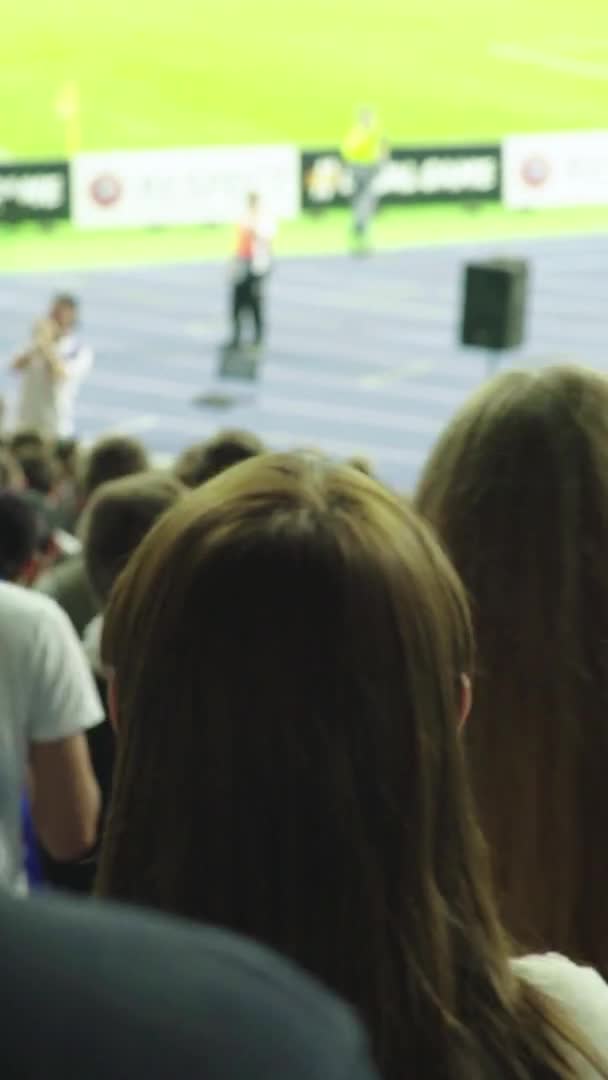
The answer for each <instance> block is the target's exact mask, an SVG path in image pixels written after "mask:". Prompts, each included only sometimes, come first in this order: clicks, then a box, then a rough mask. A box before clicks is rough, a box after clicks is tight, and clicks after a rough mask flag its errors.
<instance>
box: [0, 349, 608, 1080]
mask: <svg viewBox="0 0 608 1080" xmlns="http://www.w3.org/2000/svg"><path fill="white" fill-rule="evenodd" d="M606 549H608V381H607V380H605V379H604V378H603V377H602V376H600V375H597V374H595V373H592V372H588V371H586V370H583V369H575V368H551V369H546V370H543V371H541V372H534V373H528V372H509V373H506V374H504V375H500V376H497V377H496V378H495V379H493V380H491V381H489V382H488V383H487V384H486V385H485V386H484V387H483V388H482V389H481V390H480V391H479V392H478V393H477V394H476V395H475V396H474V397H473V398H472V399H471V400H470V401H469V402H467V403H466V404H465V406H464V407H463V409H462V410H461V411H460V413H459V414H457V415H456V416H455V418H454V419H453V420H452V422H451V423H450V424H449V425H448V427H447V429H446V430H445V431H444V432H443V433H442V434H441V435H440V437H439V439H438V441H437V443H436V445H435V447H434V448H433V450H432V453H431V455H430V457H429V459H428V461H427V463H426V465H425V468H424V469H423V471H422V475H421V477H420V481H419V484H418V487H417V490H416V491H415V492H413V493H411V494H408V495H405V494H403V493H397V492H394V491H392V490H390V489H389V488H388V487H387V486H385V485H384V484H383V483H381V482H380V481H379V480H378V479H376V477H375V476H374V469H373V463H370V462H368V461H367V460H365V459H363V458H352V459H351V460H350V461H347V462H335V461H333V460H331V459H330V458H328V457H326V456H325V455H324V454H323V452H322V449H321V450H313V449H309V450H294V451H293V452H291V453H275V452H273V451H272V449H271V448H267V447H265V446H264V445H263V443H262V442H261V441H260V440H259V439H258V438H257V437H256V436H254V435H252V434H249V433H247V432H241V431H224V432H220V433H219V434H218V435H217V436H216V437H215V438H213V439H211V440H209V441H207V442H204V443H200V444H197V445H194V446H191V447H189V448H187V449H186V450H185V451H184V452H183V453H182V454H181V456H180V457H179V458H178V460H177V461H176V462H175V463H174V465H173V466H172V467H168V468H163V469H160V468H157V467H155V466H154V464H153V462H152V461H151V459H150V457H149V455H148V453H147V451H146V448H145V447H144V446H143V445H142V444H140V443H139V442H138V441H137V440H135V439H132V438H129V437H125V436H108V437H107V438H104V439H103V440H101V441H100V442H98V443H96V444H94V445H93V446H92V447H90V448H89V449H87V450H85V449H83V448H82V447H81V446H79V445H78V443H77V442H76V441H74V440H64V441H62V442H60V443H58V444H52V445H50V444H49V443H48V442H46V441H45V440H44V439H42V438H41V437H40V435H39V434H38V433H37V432H35V431H22V432H18V433H17V434H16V435H14V436H13V437H12V438H9V439H7V440H6V441H5V443H4V445H3V446H2V447H1V449H0V577H1V578H2V581H1V582H0V696H1V716H2V719H1V721H0V882H1V883H2V884H3V886H4V887H5V889H6V892H7V896H6V897H4V898H0V919H1V920H2V922H1V923H0V925H2V926H3V927H4V936H5V938H6V940H7V941H9V940H10V947H8V948H6V949H3V950H2V953H0V972H2V974H1V975H0V1000H1V1001H2V1005H3V1009H4V1016H5V1023H7V1022H8V1025H9V1029H10V1038H9V1041H8V1051H7V1052H8V1054H9V1060H11V1061H12V1062H14V1065H13V1071H12V1072H11V1071H10V1067H9V1072H8V1074H7V1075H14V1076H15V1077H16V1076H23V1077H30V1076H31V1077H38V1076H57V1077H59V1076H61V1077H62V1078H66V1077H68V1078H69V1077H72V1076H73V1077H74V1080H76V1077H79V1078H80V1077H84V1078H89V1077H93V1078H96V1077H99V1078H100V1080H101V1078H104V1080H105V1078H109V1077H111V1076H119V1075H125V1076H126V1075H146V1076H149V1077H152V1078H155V1077H159V1078H160V1077H164V1076H166V1077H169V1076H179V1077H185V1078H190V1077H192V1078H194V1077H201V1080H202V1078H204V1080H216V1078H217V1080H219V1078H220V1077H224V1078H228V1077H230V1078H234V1080H236V1078H237V1077H241V1078H243V1080H262V1077H273V1078H274V1077H277V1078H279V1077H281V1078H282V1077H285V1078H286V1080H287V1078H290V1077H293V1078H294V1080H305V1078H308V1077H310V1078H311V1080H312V1078H313V1077H319V1078H321V1077H324V1078H325V1077H326V1078H328V1080H333V1078H334V1077H335V1080H339V1078H342V1080H371V1077H372V1076H374V1069H375V1070H377V1075H378V1076H379V1077H380V1078H382V1080H410V1078H412V1080H413V1078H414V1077H424V1078H425V1080H427V1078H428V1080H485V1078H489V1080H494V1078H496V1080H499V1078H500V1080H511V1078H512V1080H597V1078H600V1077H602V1078H606V1080H608V985H607V984H606V982H605V981H604V980H605V979H608V847H607V845H606V835H607V831H606V828H605V826H606V825H608V810H607V809H606V807H605V804H604V798H603V794H604V791H603V788H604V773H605V769H606V765H607V763H608V573H607V571H606V569H605V567H606V557H605V551H606ZM41 885H45V886H46V888H47V889H48V888H49V886H51V887H52V886H60V887H61V888H63V889H64V890H70V891H72V892H74V893H80V894H92V897H93V898H91V897H89V896H86V895H81V896H80V897H73V898H72V899H71V900H70V901H68V900H61V899H58V898H51V899H46V900H45V899H41V898H40V896H39V895H37V894H39V893H40V886H41ZM8 893H14V894H18V895H20V896H21V899H19V900H15V899H14V898H12V897H10V896H8ZM27 893H29V894H30V895H29V896H27V897H26V896H25V894H27ZM210 927H218V928H221V930H213V929H210ZM266 950H272V951H271V952H268V951H266ZM75 957H76V958H77V959H74V958H75ZM292 965H293V966H292ZM297 969H299V971H298V970H297ZM33 972H35V973H36V977H35V979H34V980H32V973H33ZM303 973H306V974H303ZM311 977H312V979H313V980H314V981H308V980H309V979H310V978H311ZM32 982H34V984H35V985H34V986H32ZM7 986H8V990H7ZM321 987H323V989H321ZM332 995H336V996H337V997H338V998H340V999H341V1000H342V1002H345V1003H346V1004H347V1006H350V1008H351V1009H352V1010H353V1011H354V1014H355V1015H356V1016H357V1017H358V1018H359V1021H360V1022H361V1024H362V1025H363V1028H364V1029H365V1032H366V1035H364V1034H363V1033H362V1030H361V1028H360V1027H358V1026H357V1022H356V1021H355V1020H354V1019H353V1015H352V1014H351V1013H350V1012H349V1011H348V1010H347V1009H345V1008H344V1007H343V1006H342V1005H341V1004H339V1003H338V1001H337V1000H336V999H335V998H334V997H333V996H332ZM49 998H51V999H52V1006H51V1007H49V1006H48V1003H47V1002H48V999H49ZM9 999H10V1000H9ZM45 1003H47V1004H45ZM70 1009H72V1010H74V1011H73V1012H69V1010H70ZM66 1010H67V1013H66ZM38 1014H40V1015H41V1016H42V1018H43V1019H42V1027H41V1028H40V1030H41V1032H42V1037H41V1038H40V1039H39V1040H38V1041H37V1042H36V1043H34V1042H32V1040H28V1039H27V1036H26V1033H25V1031H26V1026H27V1025H26V1021H25V1020H24V1019H23V1017H24V1016H25V1017H28V1019H29V1022H30V1023H31V1022H32V1015H35V1016H36V1017H37V1016H38ZM20 1017H21V1019H19V1018H20ZM110 1031H111V1032H112V1033H113V1034H109V1032H110ZM366 1038H367V1039H368V1040H369V1046H370V1058H371V1059H372V1061H373V1064H370V1060H369V1058H368V1054H367V1050H366ZM210 1046H212V1047H213V1054H215V1056H216V1057H217V1063H215V1064H214V1060H215V1059H214V1058H213V1055H211V1056H210V1051H209V1047H210ZM5 1050H6V1047H5ZM74 1062H76V1063H77V1064H76V1065H74V1064H73V1063H74ZM83 1062H85V1063H86V1064H83ZM125 1062H129V1068H128V1069H127V1068H126V1067H125ZM79 1069H80V1071H78V1070H79ZM121 1070H122V1071H121Z"/></svg>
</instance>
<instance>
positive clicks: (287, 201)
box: [0, 0, 608, 488]
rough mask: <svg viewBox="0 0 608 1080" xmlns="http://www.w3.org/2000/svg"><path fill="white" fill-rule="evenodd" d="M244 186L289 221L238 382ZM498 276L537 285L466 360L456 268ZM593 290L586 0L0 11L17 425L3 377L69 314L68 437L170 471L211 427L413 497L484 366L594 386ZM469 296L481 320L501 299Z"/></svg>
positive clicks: (114, 1) (601, 268) (596, 14)
mask: <svg viewBox="0 0 608 1080" xmlns="http://www.w3.org/2000/svg"><path fill="white" fill-rule="evenodd" d="M361 108H367V109H369V110H373V114H374V124H375V125H376V128H377V132H378V133H379V136H380V135H381V142H382V152H381V158H380V157H379V158H378V161H377V162H376V168H375V172H374V177H373V184H374V192H375V195H374V199H375V202H374V213H373V217H372V221H371V223H370V231H369V244H368V245H366V248H365V251H364V252H361V251H357V250H355V251H354V252H353V248H352V243H351V240H352V237H351V231H350V230H351V212H352V209H351V206H350V204H351V202H352V201H353V199H354V197H355V186H354V185H355V182H354V181H353V169H352V164H353V163H352V161H349V155H348V152H346V151H345V149H344V147H345V143H344V140H345V138H346V137H347V134H348V132H349V130H350V129H351V128H352V125H353V123H356V116H357V112H358V110H360V109H361ZM251 191H255V192H257V193H259V195H260V196H261V198H262V200H263V204H264V206H265V208H266V210H267V212H268V213H269V214H270V215H272V216H273V218H274V219H275V220H276V223H277V229H276V236H275V240H274V266H273V270H272V273H271V274H270V276H269V279H268V283H267V296H266V308H267V321H268V333H267V337H266V339H265V342H264V348H263V351H262V354H261V355H260V356H259V357H257V358H256V362H255V364H250V365H249V370H248V371H247V372H245V371H244V369H242V370H240V372H239V371H237V375H238V374H239V373H240V375H241V376H243V375H244V374H245V375H246V376H247V377H246V378H243V377H241V378H240V379H239V378H237V379H234V378H232V379H230V380H228V379H227V378H226V371H225V370H224V371H222V353H221V349H220V346H221V345H222V343H223V342H224V341H225V339H226V338H228V337H229V334H230V303H231V300H230V295H231V283H230V282H231V279H230V266H231V258H232V255H233V252H234V246H235V224H236V223H237V222H238V220H239V218H240V216H241V214H242V211H243V204H244V200H245V198H246V195H247V193H248V192H251ZM360 254H365V255H366V257H365V258H358V257H355V256H357V255H360ZM497 258H499V259H501V260H503V262H504V260H505V259H506V260H509V262H510V263H512V262H513V260H519V261H520V262H521V261H523V263H524V264H525V271H526V277H525V290H524V292H525V295H524V296H523V298H522V297H520V301H521V305H520V306H521V307H522V311H521V312H520V315H521V322H522V326H521V334H519V335H517V334H515V336H513V335H511V337H510V338H509V335H508V334H507V335H506V338H505V346H504V348H502V347H500V348H493V349H492V347H491V346H488V348H486V347H484V346H485V345H488V342H489V338H488V337H487V334H486V337H485V338H484V334H483V333H480V334H478V336H477V338H475V333H473V334H472V340H470V341H469V342H468V343H465V340H464V339H465V337H466V335H463V330H462V325H463V317H464V315H463V313H464V309H465V306H466V300H467V297H466V295H465V292H466V289H465V285H466V275H465V268H466V267H467V266H469V265H471V264H473V265H477V264H479V263H482V264H483V263H487V262H488V261H489V260H495V259H497ZM607 272H608V7H606V4H605V3H603V2H602V0H580V2H579V3H578V4H577V5H576V8H574V7H573V5H572V4H571V3H570V2H566V0H551V2H549V0H537V2H536V3H535V4H532V5H531V4H529V3H528V2H527V0H484V2H482V0H442V3H441V4H435V5H432V4H429V3H427V2H426V0H424V2H423V0H409V2H408V3H407V4H404V3H402V2H401V0H375V2H374V3H373V4H372V3H368V2H366V0H349V2H348V3H347V2H346V0H333V2H332V3H331V4H327V3H324V2H321V0H309V2H308V3H307V4H306V5H301V6H296V7H294V5H289V4H285V3H284V2H282V0H256V2H255V3H254V2H253V0H222V3H220V4H201V3H199V2H195V0H173V3H171V4H152V5H150V4H149V3H143V0H131V3H130V4H124V3H118V0H103V2H102V0H88V2H87V3H86V4H84V5H76V4H74V3H73V2H71V0H31V2H30V4H28V5H27V6H24V7H23V8H19V6H13V8H12V10H11V12H10V14H9V15H7V16H6V19H5V24H4V32H3V33H2V35H1V37H0V352H1V355H2V360H3V370H2V375H1V377H0V391H1V392H2V393H3V395H4V397H5V400H6V424H8V426H9V427H10V425H11V415H12V412H11V410H12V409H13V408H14V399H15V394H16V389H15V379H14V377H12V376H11V375H10V374H9V373H8V365H9V362H10V359H11V356H12V355H13V354H14V353H15V351H16V350H18V349H19V347H21V346H22V345H23V343H24V341H27V339H28V337H29V336H30V334H31V327H32V324H33V322H34V321H35V319H36V318H37V317H38V316H39V315H40V314H41V313H42V312H44V310H45V309H46V308H47V306H48V303H49V298H50V297H51V296H52V295H53V294H54V293H56V292H68V293H70V294H74V295H76V296H77V297H78V299H79V301H80V315H81V332H82V335H83V336H84V337H85V338H86V340H87V342H88V343H90V345H91V346H92V347H93V350H94V354H95V362H94V366H93V368H92V370H91V372H90V373H89V375H88V376H87V378H86V379H85V380H83V383H82V387H81V388H80V391H79V395H78V400H77V403H76V431H77V434H78V435H79V436H80V437H81V438H82V439H83V440H85V441H90V440H92V439H94V438H96V437H97V436H98V435H99V434H101V433H102V432H106V431H118V432H124V433H127V434H137V435H141V436H143V437H144V438H145V440H146V442H147V444H148V445H149V446H150V448H151V449H152V450H153V452H154V453H155V454H157V455H158V456H159V457H160V458H165V457H167V458H168V457H171V456H173V455H175V454H177V453H178V452H179V451H180V450H181V449H183V447H184V446H185V445H186V444H187V443H189V442H192V441H193V440H196V439H201V438H206V437H208V436H210V435H212V434H213V433H214V431H215V430H217V428H218V426H221V425H225V424H226V423H227V422H229V423H230V425H231V426H235V425H236V426H238V427H239V428H247V429H250V430H253V431H255V432H256V434H258V435H259V436H260V437H262V438H263V439H264V441H265V442H267V443H268V444H269V445H271V446H276V447H277V448H281V447H284V446H289V445H314V446H320V447H321V448H323V449H324V450H327V451H328V452H329V453H332V454H335V455H337V456H341V457H344V456H349V455H352V454H363V455H365V456H366V457H367V458H369V459H370V460H371V461H373V462H374V465H375V467H376V468H377V469H378V471H379V473H380V474H381V475H382V476H385V477H386V478H387V479H389V480H391V481H392V482H393V483H395V484H397V485H398V486H399V487H401V488H408V487H409V486H411V484H412V483H413V481H414V479H415V476H416V473H417V470H418V468H419V466H420V464H421V462H422V461H423V460H424V457H425V454H426V452H427V449H428V447H429V445H430V444H431V442H432V441H433V439H434V437H435V435H436V434H437V432H438V431H439V429H440V428H441V427H442V425H443V424H444V423H445V420H446V419H447V417H448V416H449V415H450V414H451V413H452V412H453V410H454V409H455V408H456V407H457V406H458V405H459V404H460V402H461V401H462V400H463V399H464V397H466V395H467V394H468V393H469V392H470V390H471V389H472V388H473V387H474V386H475V385H477V384H478V383H479V382H480V381H481V380H482V379H483V378H485V377H486V375H487V372H488V370H493V369H494V368H495V367H496V366H507V365H509V364H526V365H542V364H545V363H549V362H554V361H555V360H565V359H567V360H580V361H583V362H586V363H589V364H592V365H593V366H597V367H604V366H606V361H605V356H606V348H605V342H606V311H605V301H604V297H605V291H606V275H607ZM488 297H490V298H488ZM473 299H475V298H473ZM477 300H478V303H481V305H482V307H485V309H486V315H487V312H488V307H491V306H492V303H494V300H493V299H492V298H491V296H490V294H488V293H486V294H485V300H484V299H483V297H482V298H481V301H480V300H479V297H478V298H477ZM495 314H496V312H495ZM558 316H559V323H558V321H557V317H558ZM518 338H521V340H518ZM489 349H492V352H491V355H489ZM224 367H225V365H224ZM233 374H234V373H233Z"/></svg>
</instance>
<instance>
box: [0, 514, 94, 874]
mask: <svg viewBox="0 0 608 1080" xmlns="http://www.w3.org/2000/svg"><path fill="white" fill-rule="evenodd" d="M1 512H2V510H1V509H0V513H1ZM18 576H19V572H18V571H16V572H15V577H18ZM0 712H1V715H2V724H1V725H0V759H1V760H2V764H3V767H4V769H5V771H6V774H7V778H8V782H9V783H10V785H11V790H10V795H9V797H8V798H7V800H6V810H5V812H4V813H3V814H2V816H1V817H0V883H1V884H2V885H3V886H5V887H8V888H9V889H20V888H22V887H23V884H24V876H23V856H22V837H21V794H22V792H23V791H24V790H25V789H26V786H27V779H28V775H27V774H28V769H29V774H30V778H31V785H30V787H29V792H30V806H31V814H32V818H33V821H34V824H35V827H36V831H37V834H38V836H39V838H40V841H41V843H42V844H43V846H44V848H45V849H46V850H47V851H48V852H49V853H50V854H51V855H52V856H53V858H55V859H57V860H71V859H76V858H79V857H81V856H82V855H83V854H85V853H86V852H88V851H89V849H90V848H91V847H92V846H93V844H94V843H95V840H96V836H97V819H98V814H99V790H98V787H97V784H96V781H95V777H94V775H93V770H92V767H91V761H90V757H89V753H88V749H87V741H86V738H85V735H84V732H85V731H86V730H87V729H88V728H91V727H93V726H94V725H96V724H98V723H100V721H101V720H102V718H103V713H102V709H101V703H100V701H99V698H98V696H97V693H96V691H95V686H94V684H93V681H92V679H91V675H90V673H89V671H88V669H87V665H86V661H85V659H84V657H83V655H82V650H81V648H80V644H79V642H78V639H77V638H76V636H75V635H74V631H73V630H72V627H71V626H70V624H69V622H68V620H67V618H66V616H65V615H64V614H63V612H62V611H61V610H60V609H59V608H58V607H57V605H56V604H54V603H53V601H51V600H48V599H47V598H46V597H44V596H38V595H37V594H36V593H33V592H30V591H28V590H26V589H23V588H21V587H20V586H18V585H14V584H10V583H8V582H6V581H3V582H0Z"/></svg>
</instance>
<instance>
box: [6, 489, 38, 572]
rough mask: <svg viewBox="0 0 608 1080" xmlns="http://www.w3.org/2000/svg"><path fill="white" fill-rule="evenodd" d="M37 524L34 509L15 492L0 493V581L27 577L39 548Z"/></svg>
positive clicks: (24, 498) (23, 497) (36, 515)
mask: <svg viewBox="0 0 608 1080" xmlns="http://www.w3.org/2000/svg"><path fill="white" fill-rule="evenodd" d="M39 532H40V521H39V515H38V514H37V512H36V509H35V508H34V506H33V505H32V504H31V502H29V501H28V499H27V498H26V497H25V496H24V495H20V494H19V493H18V492H16V491H0V579H1V580H2V581H19V580H21V579H24V578H25V577H27V574H28V567H29V565H30V564H31V563H32V560H33V559H34V556H35V555H36V553H37V551H38V546H39Z"/></svg>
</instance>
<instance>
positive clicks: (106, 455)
mask: <svg viewBox="0 0 608 1080" xmlns="http://www.w3.org/2000/svg"><path fill="white" fill-rule="evenodd" d="M149 467H150V461H149V458H148V451H147V450H146V448H145V446H144V445H143V443H142V442H140V440H139V439H134V438H133V437H132V436H130V435H107V436H105V437H104V438H102V439H99V440H98V442H96V443H94V445H93V446H92V447H91V450H90V451H89V454H88V457H87V459H86V462H85V466H84V476H83V492H84V497H85V499H86V498H89V497H90V496H91V495H92V494H93V492H94V491H96V489H97V488H98V487H99V486H100V485H101V484H105V483H106V481H107V480H118V478H119V476H130V475H131V473H136V472H143V471H144V470H145V469H148V468H149Z"/></svg>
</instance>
